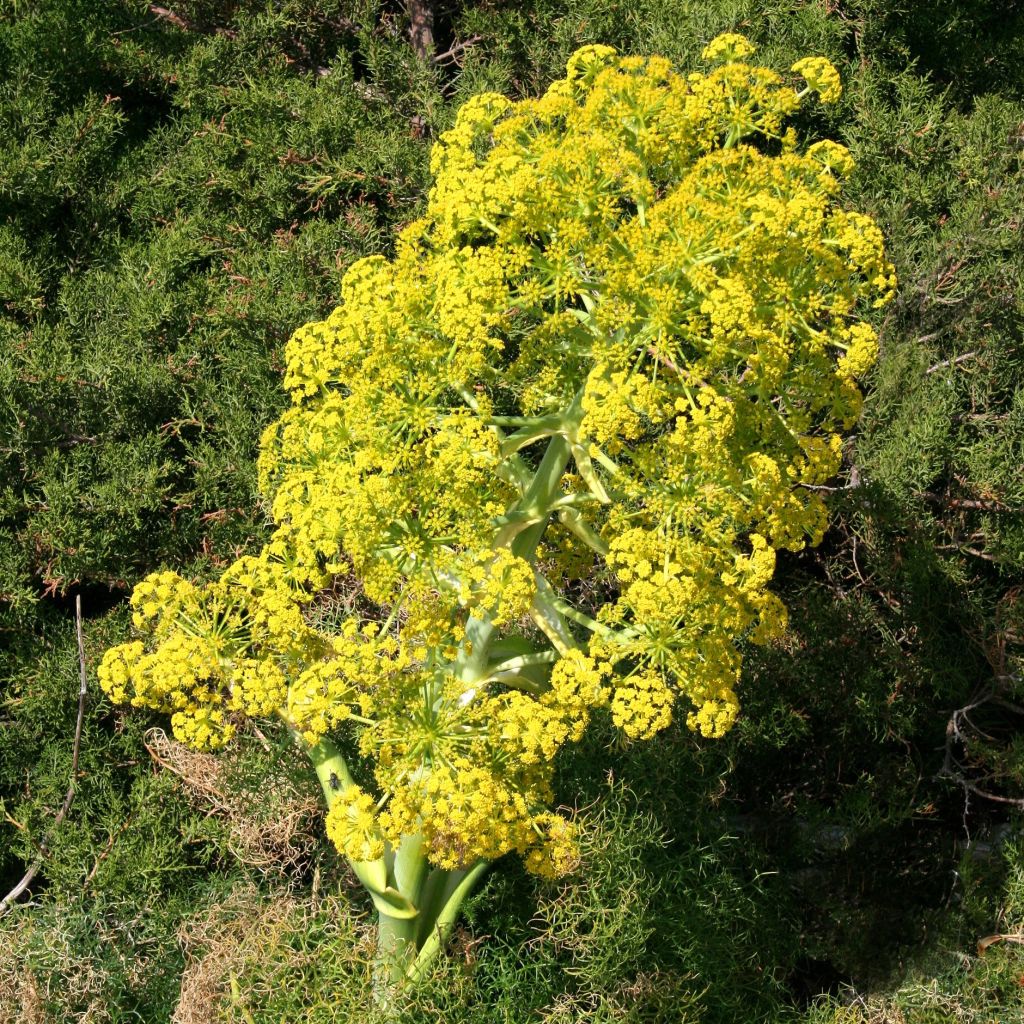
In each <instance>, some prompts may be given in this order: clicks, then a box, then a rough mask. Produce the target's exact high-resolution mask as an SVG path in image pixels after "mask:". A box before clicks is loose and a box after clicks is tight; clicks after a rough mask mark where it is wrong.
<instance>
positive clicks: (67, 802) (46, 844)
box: [0, 595, 86, 915]
mask: <svg viewBox="0 0 1024 1024" xmlns="http://www.w3.org/2000/svg"><path fill="white" fill-rule="evenodd" d="M75 631H76V633H77V634H78V669H79V675H80V678H81V682H80V685H79V688H78V721H77V722H76V723H75V745H74V750H73V752H72V754H71V783H70V785H69V786H68V791H67V793H66V794H65V795H64V803H63V804H61V808H60V810H59V811H58V812H57V817H56V818H54V819H53V824H52V825H51V826H50V829H49V831H48V832H47V833H46V835H45V836H44V837H43V841H42V842H41V843H40V844H39V849H38V850H37V851H36V856H35V860H33V861H32V864H31V865H30V866H29V869H28V871H26V872H25V874H24V875H23V876H22V879H21V881H20V882H18V884H17V885H16V886H15V887H14V888H13V889H12V890H11V891H10V892H9V893H8V894H7V895H6V896H5V897H4V898H3V899H2V900H0V915H3V914H5V913H6V912H7V911H8V910H10V908H11V906H13V904H14V901H15V900H17V899H18V897H19V896H21V894H22V893H23V892H24V891H25V890H26V889H27V888H28V887H29V886H30V885H31V884H32V879H33V878H35V877H36V875H37V874H38V873H39V869H40V868H41V867H42V866H43V861H44V860H46V855H47V854H48V853H49V852H50V844H51V843H52V842H53V837H54V835H55V834H56V832H57V829H58V828H59V827H60V823H61V822H62V821H63V820H64V818H65V816H66V815H67V813H68V810H69V809H70V807H71V802H72V801H73V800H74V798H75V778H76V776H77V775H78V750H79V747H80V746H81V742H82V722H83V721H84V720H85V691H86V677H85V644H84V643H83V641H82V598H81V595H76V597H75Z"/></svg>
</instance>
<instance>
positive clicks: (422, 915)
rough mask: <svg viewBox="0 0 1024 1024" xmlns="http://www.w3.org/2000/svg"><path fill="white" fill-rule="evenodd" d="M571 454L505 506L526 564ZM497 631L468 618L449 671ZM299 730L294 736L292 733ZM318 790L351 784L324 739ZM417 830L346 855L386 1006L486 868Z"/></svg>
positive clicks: (557, 441) (559, 444) (313, 749)
mask: <svg viewBox="0 0 1024 1024" xmlns="http://www.w3.org/2000/svg"><path fill="white" fill-rule="evenodd" d="M577 406H578V402H574V403H573V406H572V407H571V408H570V410H569V412H568V413H567V414H566V421H567V424H568V425H570V426H572V425H574V424H573V422H571V421H573V420H574V418H578V416H579V409H578V408H577ZM572 457H573V445H572V442H571V441H570V439H569V437H568V436H566V434H565V433H558V434H554V435H553V436H551V438H550V440H549V441H548V445H547V449H546V450H545V452H544V456H543V457H542V459H541V461H540V463H539V465H538V466H537V468H536V470H535V471H534V473H533V475H532V477H528V478H527V482H526V483H525V486H524V487H523V491H522V497H521V498H520V500H519V501H517V502H516V503H515V505H514V506H513V507H512V508H511V509H509V513H508V517H509V518H510V520H511V519H513V518H514V517H520V518H519V523H520V524H522V523H526V524H527V525H525V526H521V528H518V529H517V530H515V531H512V533H511V534H510V535H509V536H508V537H507V538H506V539H504V540H499V541H498V543H499V544H507V546H508V547H509V549H510V550H511V551H512V553H513V554H515V555H517V556H518V557H520V558H523V559H525V560H526V561H528V562H530V563H531V564H533V563H534V562H535V560H536V557H537V546H538V545H539V544H540V541H541V538H542V537H543V536H544V531H545V530H546V529H547V526H548V523H549V522H550V520H551V516H552V514H554V513H555V512H557V511H558V505H557V503H558V500H559V499H560V498H562V497H563V495H562V491H561V481H562V476H563V474H564V473H565V469H566V466H567V465H568V464H569V461H570V459H571V458H572ZM539 596H540V597H541V598H543V599H542V600H541V601H540V603H539V605H538V607H539V608H540V609H541V611H542V613H543V617H544V619H545V623H544V630H545V632H546V633H547V635H548V636H549V638H552V637H557V639H558V643H557V644H555V647H556V650H558V651H562V650H564V649H565V648H567V647H571V646H574V645H575V641H574V640H573V638H572V634H571V632H570V631H569V629H568V626H567V624H566V621H565V619H564V618H563V615H562V612H563V611H564V609H560V608H558V607H557V606H556V605H555V603H554V602H552V601H550V600H548V599H547V597H546V595H539ZM495 636H496V630H495V627H494V625H493V623H492V622H491V620H490V617H489V616H486V615H485V616H480V617H477V616H471V617H470V618H469V620H468V621H467V623H466V634H465V638H464V640H463V642H462V644H461V646H460V648H459V652H458V655H457V656H456V658H455V661H454V663H453V665H452V669H453V673H454V674H455V675H456V676H457V677H458V678H459V679H460V680H462V681H463V682H464V683H466V684H467V685H470V686H471V685H472V684H475V683H477V682H479V681H481V680H483V679H485V678H486V677H487V676H488V673H489V671H490V669H489V665H488V659H489V652H490V647H491V644H492V641H493V640H494V639H495ZM538 657H539V655H538V654H537V653H536V652H535V653H534V654H533V655H531V656H527V657H520V658H519V659H513V660H512V662H509V664H518V662H522V665H520V666H519V667H521V668H522V667H525V666H527V665H528V664H529V663H531V662H532V661H537V659H538ZM296 735H298V734H296ZM304 745H305V746H306V750H307V753H308V754H309V758H310V760H311V761H312V763H313V767H314V769H315V770H316V774H317V778H318V779H319V780H320V785H321V787H322V788H323V791H324V796H325V798H326V800H327V806H328V808H330V807H331V806H332V805H333V804H334V802H335V801H336V800H337V799H338V798H339V797H340V795H341V793H342V792H343V791H344V790H345V789H346V788H348V787H349V786H351V785H353V784H354V780H353V778H352V774H351V772H350V771H349V768H348V765H347V764H346V762H345V758H344V756H343V755H342V753H341V751H340V750H339V749H338V748H337V746H335V744H334V743H332V742H331V741H330V740H328V739H326V738H324V739H321V740H319V741H318V742H317V743H314V744H304ZM424 847H425V841H424V838H423V836H422V835H419V834H417V835H406V836H403V837H402V840H401V842H400V843H399V844H398V846H397V847H394V846H392V845H391V844H390V843H388V844H385V849H384V853H383V854H382V856H380V857H378V858H376V859H375V860H370V861H354V860H352V859H351V858H347V859H348V862H349V864H350V866H351V867H352V870H353V872H354V873H355V875H356V877H357V878H358V879H359V881H360V882H362V884H363V886H364V888H365V889H366V890H367V892H368V893H369V894H370V898H371V899H372V900H373V903H374V906H375V907H376V910H377V938H378V942H377V949H378V956H379V967H378V971H377V973H376V976H375V987H376V991H377V995H378V998H379V1000H380V1002H381V1003H382V1004H385V1005H390V1004H391V1003H392V1000H393V997H394V993H395V990H396V989H397V988H398V987H399V986H402V985H406V984H415V983H416V982H418V981H419V980H420V979H421V978H422V977H423V976H424V974H425V973H426V971H427V969H428V968H429V966H430V964H431V963H432V961H433V960H434V959H435V958H436V957H437V955H438V953H439V952H440V951H441V949H442V948H443V947H444V943H445V941H446V939H447V938H448V936H449V935H450V934H451V930H452V928H453V927H454V924H455V921H456V919H457V918H458V915H459V912H460V910H461V909H462V905H463V902H464V901H465V899H466V897H467V896H468V895H469V894H470V893H471V892H472V891H473V889H474V888H475V886H476V885H477V883H478V882H479V881H480V879H481V878H482V877H483V875H484V873H485V871H486V870H487V868H488V867H489V866H490V862H489V861H486V860H479V861H477V862H476V863H474V864H472V865H470V866H469V867H467V868H463V869H460V870H457V871H448V870H444V869H442V868H437V867H432V866H431V865H430V863H429V862H428V860H427V856H426V852H425V848H424Z"/></svg>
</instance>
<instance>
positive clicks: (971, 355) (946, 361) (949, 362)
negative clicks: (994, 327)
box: [924, 335, 978, 374]
mask: <svg viewBox="0 0 1024 1024" xmlns="http://www.w3.org/2000/svg"><path fill="white" fill-rule="evenodd" d="M931 337H934V335H931ZM977 354H978V353H977V352H965V353H964V354H963V355H962V356H957V357H956V359H943V360H942V362H941V363H936V364H935V365H934V366H929V367H928V369H927V370H925V371H924V372H925V373H926V374H929V373H935V371H936V370H941V369H942V368H943V367H944V366H956V364H957V363H962V362H965V361H966V360H968V359H973V358H974V357H975V356H976V355H977Z"/></svg>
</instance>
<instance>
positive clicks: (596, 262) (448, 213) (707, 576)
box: [101, 34, 895, 875]
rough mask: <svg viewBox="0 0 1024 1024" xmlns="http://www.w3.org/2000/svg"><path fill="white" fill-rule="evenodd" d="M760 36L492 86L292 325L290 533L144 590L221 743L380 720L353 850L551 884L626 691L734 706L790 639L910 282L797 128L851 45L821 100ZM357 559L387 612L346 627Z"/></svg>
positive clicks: (145, 614) (185, 702)
mask: <svg viewBox="0 0 1024 1024" xmlns="http://www.w3.org/2000/svg"><path fill="white" fill-rule="evenodd" d="M752 53H753V47H752V45H751V44H750V43H749V42H748V41H747V40H745V39H744V38H743V37H742V36H738V35H735V34H727V35H725V36H721V37H719V38H718V39H716V40H713V41H712V42H711V43H710V44H709V45H708V47H707V48H706V49H705V51H704V59H705V60H706V61H707V63H708V65H709V66H711V70H708V71H707V72H703V73H698V72H694V73H691V74H679V73H677V72H676V71H674V70H673V69H672V67H671V65H670V64H669V62H668V61H666V60H664V59H663V58H660V57H646V58H642V57H620V56H618V55H617V54H616V53H615V51H614V50H612V49H611V48H610V47H606V46H591V47H586V48H585V49H583V50H580V51H579V52H577V53H576V54H575V55H574V56H573V57H572V59H571V60H570V62H569V65H568V68H567V73H566V76H565V77H564V78H562V79H560V80H559V81H556V82H554V83H553V84H552V86H551V87H550V88H549V89H548V90H547V92H546V93H545V94H544V95H543V96H541V97H540V98H538V99H534V100H524V101H520V102H513V101H511V100H508V99H506V98H505V97H503V96H499V95H496V94H490V93H489V94H485V95H482V96H477V97H475V98H474V99H471V100H470V101H468V102H467V103H466V104H465V105H464V106H463V107H462V109H461V110H460V111H459V114H458V116H457V118H456V121H455V124H454V126H453V127H452V129H451V130H450V131H448V132H446V133H444V135H442V136H441V138H440V140H439V141H438V143H437V144H436V146H435V147H434V150H433V153H432V156H431V169H432V173H433V175H434V185H433V188H432V190H431V192H430V195H429V199H428V202H427V205H426V209H425V211H424V213H423V216H422V217H421V218H419V219H418V220H416V221H414V222H413V223H411V224H410V225H409V226H408V227H406V228H405V230H404V231H403V232H402V234H401V236H400V237H399V239H398V244H397V247H396V252H395V255H394V257H393V258H392V259H385V258H384V257H382V256H374V257H371V258H369V259H364V260H360V261H359V262H357V263H355V264H354V265H353V266H352V267H350V268H349V270H348V272H347V274H346V275H345V278H344V281H343V285H342V295H341V299H342V301H341V304H340V305H339V307H338V308H337V309H335V310H334V311H333V312H332V313H331V314H330V315H329V316H327V317H326V319H324V320H322V321H319V322H316V323H312V324H307V325H306V326H304V327H302V328H300V329H299V330H298V331H297V332H296V333H295V335H294V336H293V337H292V339H291V340H290V342H289V343H288V346H287V350H286V360H287V367H286V372H285V379H284V382H285V386H286V388H287V389H288V392H289V394H290V398H291V404H290V407H289V408H288V410H287V411H286V412H285V413H284V415H282V416H281V417H280V419H278V420H277V421H276V422H275V423H274V424H272V425H271V426H270V427H269V428H268V429H267V431H266V432H265V434H264V436H263V439H262V444H261V454H260V460H259V472H260V484H261V488H262V490H263V492H264V494H265V496H266V499H267V501H268V504H269V508H270V511H271V515H272V518H273V523H274V532H273V535H272V537H271V539H270V542H269V543H268V545H267V546H266V548H265V549H264V550H263V551H262V552H261V553H260V554H259V555H258V556H256V557H245V558H242V559H239V561H238V562H236V563H235V565H233V566H232V567H231V568H230V569H229V570H228V571H227V572H226V573H225V574H224V575H223V577H222V578H221V579H220V580H218V581H216V582H214V583H211V584H208V585H206V586H204V587H198V586H193V585H191V584H188V583H186V582H185V581H182V580H180V579H179V578H178V577H176V576H175V575H174V574H170V573H162V574H158V575H156V576H154V577H151V578H150V579H149V580H147V581H145V582H144V583H142V584H140V586H139V587H138V588H137V590H136V594H135V597H134V599H133V608H134V611H135V624H136V626H137V628H138V629H139V630H140V631H141V632H142V634H143V639H142V640H141V641H133V642H132V643H130V644H126V645H122V646H121V647H119V648H115V649H114V650H113V651H111V652H109V653H108V655H107V657H106V658H105V659H104V663H103V666H102V668H101V679H102V681H103V685H104V688H105V689H106V691H107V692H108V693H109V694H110V696H111V698H112V699H114V700H115V701H118V702H132V703H135V704H138V705H145V706H148V707H152V708H158V709H161V710H164V711H166V712H169V713H170V714H172V715H173V716H174V719H173V721H174V726H175V730H176V732H177V734H178V735H179V736H181V737H182V738H185V739H188V740H189V741H191V742H193V743H195V744H197V745H205V746H216V745H219V744H221V743H223V742H225V741H226V740H227V739H228V738H229V737H230V735H231V732H232V730H233V729H234V728H235V724H236V722H237V720H238V718H240V717H241V716H242V715H268V714H271V713H275V712H276V713H278V714H280V715H282V716H283V717H285V718H286V719H287V720H288V721H289V722H290V723H291V724H292V725H293V726H294V727H295V728H296V729H298V730H299V731H300V732H302V733H303V734H304V735H305V737H306V739H307V740H308V741H309V742H310V743H316V742H317V741H318V740H319V739H320V738H322V737H324V736H327V735H328V734H330V733H332V732H335V731H338V730H345V731H348V732H350V734H351V735H352V736H353V739H354V740H355V741H356V743H357V746H358V750H359V751H360V753H361V754H362V756H363V757H364V758H366V760H367V762H368V769H369V771H368V772H367V774H366V776H365V777H366V778H367V779H370V778H371V777H372V783H371V782H368V783H367V785H368V787H371V788H372V789H373V790H374V791H375V792H373V793H371V792H370V791H369V789H365V790H364V789H359V788H358V787H354V786H353V787H350V788H347V789H346V790H345V791H344V792H343V793H342V794H341V795H340V798H339V799H337V800H335V801H334V803H333V804H332V808H331V812H330V816H329V819H328V830H329V833H330V835H331V837H332V839H333V840H334V841H335V843H336V844H337V845H338V847H339V849H341V850H343V851H344V852H345V853H346V854H347V855H348V856H350V857H351V858H353V859H354V860H356V861H365V860H372V859H374V858H376V857H378V856H379V855H380V853H381V852H382V851H385V850H387V849H388V847H389V846H390V847H392V848H394V847H395V846H397V844H398V843H399V841H400V840H401V838H402V837H403V836H404V835H408V834H410V833H417V834H420V835H422V837H423V838H424V840H425V848H426V851H427V854H428V856H429V857H430V859H431V860H432V861H433V863H435V864H437V865H440V866H442V867H464V866H467V865H468V864H470V863H472V862H473V861H474V860H476V859H478V858H481V857H482V858H494V857H498V856H500V855H502V854H503V853H505V852H508V851H513V850H514V851H518V852H519V853H521V854H522V855H524V856H525V858H526V863H527V866H528V867H529V868H530V870H532V871H536V872H539V873H541V874H546V875H556V874H558V873H561V872H564V871H566V870H570V869H571V867H572V866H573V864H574V863H575V860H576V856H577V855H576V852H575V844H574V839H573V830H572V826H571V824H570V823H569V822H568V821H566V820H565V819H563V818H562V817H559V816H558V815H555V814H554V813H553V812H552V811H551V810H550V809H549V803H550V799H551V778H552V771H553V762H554V761H555V759H556V758H557V756H558V753H559V750H560V749H561V748H562V747H563V746H564V745H565V744H567V743H571V742H575V741H577V740H578V739H579V738H580V737H581V736H582V734H583V731H584V730H585V728H586V727H587V725H588V723H589V722H590V720H591V717H592V716H593V714H595V713H608V714H610V716H611V718H612V720H613V722H614V723H615V724H616V725H617V726H619V727H620V728H621V729H622V730H623V732H624V733H625V734H626V735H627V736H628V737H630V738H634V739H646V738H649V737H651V736H653V735H655V734H656V733H658V732H660V731H661V730H663V729H665V728H667V727H668V726H669V725H670V724H671V723H672V722H673V720H674V719H677V720H679V721H684V722H685V723H686V725H687V726H688V727H689V728H690V729H693V730H695V731H697V732H699V733H701V734H702V735H705V736H711V737H714V736H721V735H722V734H723V733H724V732H725V731H726V730H727V729H728V728H729V727H730V725H731V724H732V723H733V721H734V720H735V718H736V716H737V714H738V710H739V703H738V700H737V697H736V684H737V681H738V679H739V674H740V669H741V657H740V653H739V649H738V647H737V642H738V641H739V640H740V639H741V638H742V637H744V636H750V637H751V638H752V639H753V640H755V641H756V642H761V643H764V642H768V641H770V640H771V639H772V638H773V637H777V636H778V635H779V634H780V633H781V632H782V631H783V630H784V629H785V624H786V611H785V608H784V606H783V605H782V603H781V602H780V601H779V600H778V598H777V597H775V596H774V595H773V594H771V593H770V591H769V589H768V588H769V586H770V583H771V579H772V576H773V573H774V569H775V553H776V551H777V550H779V549H783V548H784V549H788V550H799V549H800V548H802V547H803V546H804V545H806V544H816V543H818V542H819V541H820V539H821V536H822V533H823V531H824V529H825V526H826V510H825V506H824V504H823V502H822V501H821V499H820V497H819V495H818V494H817V493H816V492H815V491H814V490H813V486H814V485H817V484H820V483H822V482H823V481H825V480H827V479H828V478H829V477H830V476H832V475H833V474H834V473H835V472H836V471H837V469H838V467H839V465H840V460H841V454H842V450H841V432H842V431H843V430H846V429H848V428H849V427H850V426H851V425H852V424H853V422H854V421H855V420H856V418H857V415H858V413H859V411H860V405H861V395H860V391H859V388H858V384H857V381H858V379H859V378H861V377H862V376H863V375H864V374H865V373H866V372H867V371H868V370H869V369H870V367H871V365H872V363H873V361H874V359H875V358H876V354H877V348H878V339H877V335H876V334H875V333H874V331H873V329H872V328H871V327H870V326H869V325H868V324H866V323H864V322H862V318H863V316H864V314H865V312H866V311H868V310H870V309H871V308H873V307H876V306H878V305H880V304H882V303H884V302H885V301H887V300H888V298H889V297H890V296H891V295H892V292H893V289H894V287H895V279H894V276H893V271H892V267H891V265H890V264H889V262H888V261H887V259H886V257H885V253H884V250H883V246H882V238H881V234H880V232H879V231H878V228H877V227H876V225H875V224H874V223H873V222H872V221H871V220H870V218H868V217H866V216H864V215H862V214H859V213H856V212H850V211H845V210H843V209H842V208H840V207H839V205H838V197H839V192H840V177H841V176H842V175H843V174H846V173H848V172H849V171H850V169H851V168H852V166H853V162H852V159H851V158H850V154H849V153H848V151H847V150H846V149H845V148H844V147H842V146H840V145H838V144H837V143H834V142H828V141H822V142H817V143H815V144H814V145H812V146H810V147H809V148H807V149H806V150H801V148H800V147H799V146H798V143H797V139H796V137H795V134H794V132H793V131H792V130H791V129H788V128H787V127H786V121H787V118H789V117H790V116H791V115H792V114H793V113H794V112H795V111H796V110H797V109H798V108H799V106H800V103H801V101H802V98H803V97H804V96H805V95H808V94H809V93H811V92H816V93H817V94H818V96H819V98H820V99H821V100H822V101H824V102H831V101H833V100H835V99H836V98H837V97H838V96H839V91H840V84H839V79H838V75H837V73H836V71H835V69H834V68H833V67H832V65H831V64H829V63H828V61H826V60H824V59H823V58H820V57H809V58H806V59H805V60H802V61H799V62H797V64H796V65H794V67H793V69H792V70H793V71H795V72H797V73H798V74H800V75H802V76H803V77H804V79H805V80H806V82H807V88H806V89H804V90H803V91H802V92H797V91H796V90H795V89H794V88H793V87H792V85H791V84H788V83H787V81H786V80H785V79H784V77H783V76H782V75H780V74H778V73H776V72H775V71H773V70H771V69H769V68H765V67H760V66H756V65H752V64H749V63H746V62H745V61H746V59H747V58H749V57H750V56H751V54H752ZM766 141H767V143H768V144H767V145H765V144H764V143H765V142H766ZM339 577H347V578H349V579H351V578H352V577H354V578H355V580H357V581H358V583H359V585H360V587H361V594H360V595H359V597H358V600H357V601H356V602H355V603H354V605H353V607H354V608H357V609H361V611H360V612H358V613H357V612H353V613H352V615H351V616H350V617H349V618H348V619H347V620H345V621H344V623H343V624H342V625H341V626H340V627H332V628H330V629H328V628H327V627H325V626H322V625H317V623H319V622H320V621H321V620H320V619H319V618H318V617H317V615H316V614H315V611H316V609H317V607H318V606H319V604H320V603H322V602H324V601H328V600H329V596H330V594H331V592H332V591H331V587H332V585H333V583H334V582H335V580H336V579H338V578H339ZM374 603H375V604H376V605H377V606H379V609H380V610H379V611H374V610H373V606H374ZM360 615H362V618H360V617H359V616H360ZM600 709H607V712H601V711H600Z"/></svg>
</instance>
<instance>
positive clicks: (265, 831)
mask: <svg viewBox="0 0 1024 1024" xmlns="http://www.w3.org/2000/svg"><path fill="white" fill-rule="evenodd" d="M145 742H146V749H147V750H148V751H149V754H150V757H152V759H153V761H154V762H155V763H156V764H157V765H159V766H160V767H161V768H163V769H164V770H166V771H169V772H171V773H173V774H174V775H176V776H177V777H178V779H179V780H180V784H181V787H182V789H183V790H184V792H185V794H186V795H187V796H188V798H189V800H190V801H191V802H192V804H193V805H194V806H195V807H197V808H198V809H201V810H206V811H207V812H208V813H210V814H216V815H218V816H220V817H222V818H223V819H224V820H225V821H226V822H227V824H228V828H229V835H230V839H229V842H228V846H229V849H230V850H231V852H232V854H233V855H234V856H235V857H236V858H237V859H238V860H239V861H240V862H241V863H242V864H245V865H246V866H247V867H250V868H254V869H256V870H257V871H262V872H267V873H271V872H276V873H279V874H282V875H284V874H296V873H300V872H302V871H303V870H305V868H306V867H307V866H308V862H309V858H310V856H311V854H312V852H313V850H314V849H315V847H316V839H315V832H316V829H317V825H318V821H319V817H320V814H321V807H320V802H319V801H318V800H317V799H316V797H314V796H312V795H309V794H305V793H302V792H300V791H299V789H298V787H297V786H296V785H295V783H294V782H293V781H292V780H291V779H290V778H289V777H288V776H287V774H286V773H285V772H284V771H280V772H278V773H276V774H274V775H272V776H270V777H265V776H264V777H261V778H260V780H259V783H258V785H257V783H255V782H254V783H253V784H251V785H247V786H243V787H241V788H239V787H238V786H235V785H232V784H230V782H229V779H228V774H229V768H228V766H227V764H226V762H225V760H224V759H223V758H222V757H219V756H215V755H213V754H206V753H202V752H200V751H197V750H192V749H191V748H190V747H187V746H185V745H184V744H183V743H179V742H178V741H177V740H174V739H171V738H170V737H169V736H168V735H167V734H166V733H165V732H164V731H163V730H162V729H150V730H149V732H147V733H146V741H145Z"/></svg>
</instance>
